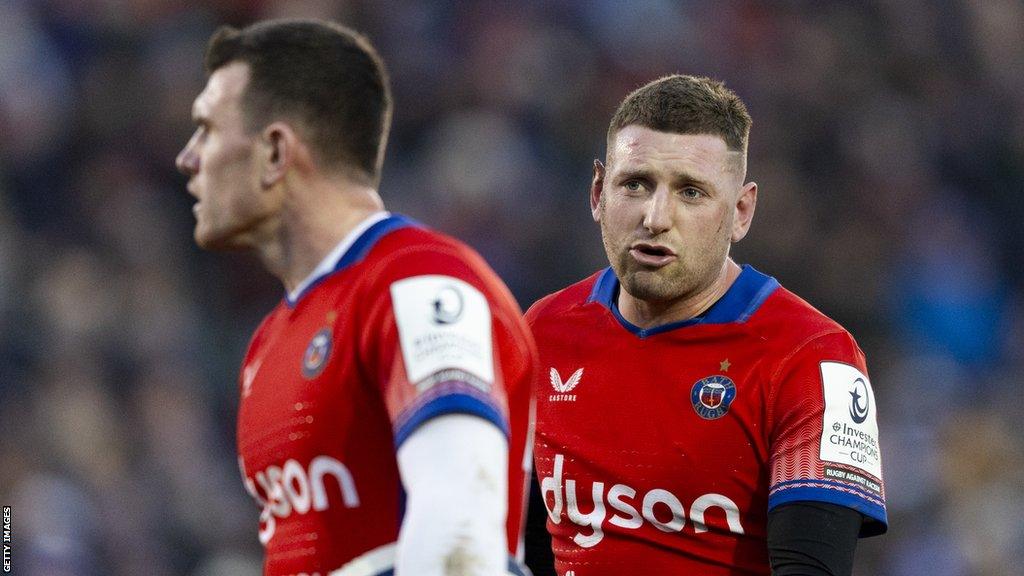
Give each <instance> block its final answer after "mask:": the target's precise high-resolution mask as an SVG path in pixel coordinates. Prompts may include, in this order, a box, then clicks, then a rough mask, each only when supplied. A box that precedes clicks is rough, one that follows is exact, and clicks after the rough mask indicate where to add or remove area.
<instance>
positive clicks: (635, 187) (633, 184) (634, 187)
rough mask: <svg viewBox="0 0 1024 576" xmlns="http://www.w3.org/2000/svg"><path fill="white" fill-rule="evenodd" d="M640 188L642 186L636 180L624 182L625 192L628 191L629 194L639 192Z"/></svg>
mask: <svg viewBox="0 0 1024 576" xmlns="http://www.w3.org/2000/svg"><path fill="white" fill-rule="evenodd" d="M642 187H643V186H642V185H641V184H640V182H639V181H638V180H630V181H629V182H626V190H629V191H630V192H639V191H640V188H642Z"/></svg>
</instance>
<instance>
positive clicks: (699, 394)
mask: <svg viewBox="0 0 1024 576" xmlns="http://www.w3.org/2000/svg"><path fill="white" fill-rule="evenodd" d="M735 399H736V385H735V384H734V383H733V381H732V380H731V379H729V377H727V376H708V377H707V378H702V379H700V380H698V381H696V382H694V384H693V388H691V389H690V402H691V403H692V404H693V410H694V411H695V412H697V415H698V416H700V417H701V418H703V419H705V420H715V419H718V418H721V417H722V416H725V413H726V412H728V411H729V406H731V405H732V401H733V400H735Z"/></svg>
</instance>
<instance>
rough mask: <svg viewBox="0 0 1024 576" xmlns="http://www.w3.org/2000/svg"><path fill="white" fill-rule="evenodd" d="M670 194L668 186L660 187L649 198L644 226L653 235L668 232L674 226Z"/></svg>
mask: <svg viewBox="0 0 1024 576" xmlns="http://www.w3.org/2000/svg"><path fill="white" fill-rule="evenodd" d="M669 196H670V194H669V191H668V190H667V189H666V188H664V187H659V188H658V189H657V190H655V191H654V194H651V196H650V197H649V198H648V199H647V206H646V211H645V213H644V228H646V229H647V231H648V232H650V233H651V235H652V236H657V235H658V234H661V233H662V232H666V231H668V229H669V228H671V227H672V210H673V205H672V199H671V198H670V197H669Z"/></svg>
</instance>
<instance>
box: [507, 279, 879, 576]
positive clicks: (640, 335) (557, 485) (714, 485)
mask: <svg viewBox="0 0 1024 576" xmlns="http://www.w3.org/2000/svg"><path fill="white" fill-rule="evenodd" d="M618 290H619V283H618V280H617V278H616V277H615V274H614V272H613V271H612V270H611V269H610V268H609V269H606V270H604V271H603V272H600V273H598V274H595V275H594V276H592V277H590V278H588V279H587V280H584V281H582V282H580V283H577V284H575V285H573V286H570V287H569V288H566V289H565V290H562V291H561V292H557V293H555V294H553V295H550V296H548V297H546V298H544V299H542V300H540V301H539V302H537V303H536V304H535V305H534V306H533V307H532V308H531V309H530V310H529V311H528V312H527V321H528V322H529V323H530V325H531V327H532V329H533V332H534V337H535V338H536V341H537V346H538V350H539V352H540V356H541V371H542V373H541V374H540V375H539V376H538V378H537V380H536V383H535V390H536V394H537V423H536V425H537V430H536V444H535V448H534V451H535V465H536V469H537V476H538V478H539V479H540V482H541V490H542V492H543V495H544V500H545V504H546V506H547V508H548V512H549V518H548V523H547V524H548V530H549V531H550V532H551V534H552V547H553V549H554V553H555V558H556V568H557V571H558V573H559V574H560V575H562V576H604V575H627V574H701V575H702V576H719V575H723V576H724V575H740V574H742V575H747V574H759V575H767V574H769V573H770V569H769V565H768V552H767V544H766V535H765V532H766V523H767V514H768V511H769V510H770V509H771V508H773V507H775V506H778V505H780V504H783V503H786V502H792V501H798V500H814V501H822V502H830V503H834V504H839V505H843V506H847V507H850V508H853V509H855V510H858V511H859V512H861V513H862V514H863V515H864V516H865V518H866V521H865V523H864V525H863V526H862V530H861V534H862V536H867V535H873V534H878V533H881V532H884V531H885V528H886V522H887V520H886V512H885V502H884V494H883V488H882V473H881V462H880V454H879V451H878V430H877V424H876V418H875V415H876V408H875V398H874V395H873V392H872V390H871V385H870V382H869V381H868V377H867V371H866V368H865V364H864V355H863V353H862V352H861V350H860V349H859V348H858V347H857V344H856V343H855V342H854V340H853V338H852V337H851V336H850V334H849V333H848V332H847V331H846V330H844V329H843V328H842V327H841V326H839V325H838V324H836V323H835V322H834V321H832V320H830V319H829V318H827V317H826V316H824V315H823V314H821V313H820V312H818V311H817V310H815V309H814V308H812V307H811V306H810V305H809V304H807V303H806V302H804V301H803V300H801V299H800V298H798V297H797V296H795V295H794V294H792V293H791V292H789V291H788V290H786V289H784V288H782V287H780V286H779V284H778V282H777V281H776V280H775V279H774V278H771V277H769V276H766V275H764V274H761V273H760V272H758V271H756V270H754V269H753V268H751V267H749V266H744V268H743V270H742V272H741V274H740V276H739V277H738V278H737V280H736V281H735V283H734V284H733V285H732V286H731V287H730V288H729V290H728V291H727V292H726V294H725V295H724V296H723V297H722V298H721V299H720V300H719V301H718V302H717V303H716V304H715V305H713V306H712V307H711V308H710V309H709V310H708V311H707V312H706V313H704V314H703V315H701V316H700V317H698V318H694V319H691V320H687V321H683V322H676V323H672V324H667V325H664V326H659V327H655V328H650V329H640V328H638V327H636V326H634V325H632V324H630V323H629V322H628V321H626V320H625V319H624V318H623V317H622V315H621V314H620V313H619V311H618V309H617V306H616V304H615V302H616V301H617V297H618Z"/></svg>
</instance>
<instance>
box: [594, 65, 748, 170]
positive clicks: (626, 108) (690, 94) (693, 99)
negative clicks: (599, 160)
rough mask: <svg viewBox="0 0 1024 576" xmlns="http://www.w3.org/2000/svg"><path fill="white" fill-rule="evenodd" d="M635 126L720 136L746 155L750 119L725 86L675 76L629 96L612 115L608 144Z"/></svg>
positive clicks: (652, 83) (701, 79)
mask: <svg viewBox="0 0 1024 576" xmlns="http://www.w3.org/2000/svg"><path fill="white" fill-rule="evenodd" d="M632 124H637V125H640V126H644V127H646V128H650V129H652V130H657V131H659V132H672V133H675V134H712V135H715V136H721V137H722V139H723V140H725V144H726V146H727V147H728V148H729V149H730V150H733V151H736V152H744V153H745V152H746V151H747V137H748V136H749V135H750V125H751V119H750V114H749V113H747V107H746V105H744V104H743V101H742V100H740V98H739V96H737V95H736V93H735V92H733V91H732V90H729V89H728V88H726V87H725V84H723V83H721V82H719V81H717V80H712V79H711V78H703V77H699V76H685V75H682V74H674V75H672V76H665V77H663V78H658V79H657V80H655V81H653V82H650V83H649V84H646V85H644V86H641V87H640V88H637V89H636V90H634V91H633V92H632V93H631V94H630V95H629V96H626V99H625V100H623V101H622V104H619V109H618V110H616V111H615V115H614V116H612V122H611V125H610V126H609V127H608V141H609V142H611V140H612V138H614V137H615V134H617V133H618V131H619V130H622V129H623V128H625V127H626V126H630V125H632Z"/></svg>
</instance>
